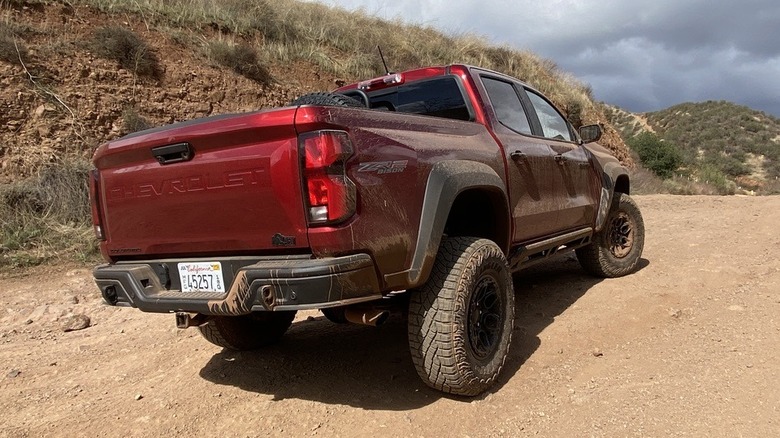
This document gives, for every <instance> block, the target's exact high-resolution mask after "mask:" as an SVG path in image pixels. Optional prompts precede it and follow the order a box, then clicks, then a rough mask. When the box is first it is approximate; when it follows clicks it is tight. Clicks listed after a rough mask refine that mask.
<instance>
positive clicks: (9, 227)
mask: <svg viewBox="0 0 780 438" xmlns="http://www.w3.org/2000/svg"><path fill="white" fill-rule="evenodd" d="M89 168H90V165H89V163H87V162H85V161H69V162H62V163H57V164H56V165H51V166H49V167H46V168H44V169H42V170H41V172H40V173H39V174H38V175H37V176H36V177H34V178H28V179H26V180H23V181H19V182H16V183H13V184H6V185H3V186H0V267H19V266H29V265H35V264H39V263H42V262H44V261H46V260H50V259H57V258H59V257H68V258H78V259H91V258H94V257H95V256H96V254H97V250H96V243H95V239H94V235H93V234H92V230H91V228H90V222H89V217H90V212H89V204H88V187H87V172H88V170H89Z"/></svg>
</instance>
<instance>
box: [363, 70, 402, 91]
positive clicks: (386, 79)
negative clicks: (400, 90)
mask: <svg viewBox="0 0 780 438" xmlns="http://www.w3.org/2000/svg"><path fill="white" fill-rule="evenodd" d="M403 83H404V76H403V75H402V74H401V73H391V74H389V75H386V76H380V77H378V78H374V79H369V80H367V81H363V82H360V83H358V85H357V88H358V90H361V91H373V90H379V89H381V88H385V87H390V86H392V85H399V84H403Z"/></svg>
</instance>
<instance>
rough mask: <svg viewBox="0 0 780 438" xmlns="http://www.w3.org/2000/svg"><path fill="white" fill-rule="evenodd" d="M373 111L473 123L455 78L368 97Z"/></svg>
mask: <svg viewBox="0 0 780 438" xmlns="http://www.w3.org/2000/svg"><path fill="white" fill-rule="evenodd" d="M368 97H369V99H370V101H371V108H372V109H377V110H385V111H397V112H399V113H409V114H420V115H423V116H433V117H443V118H447V119H456V120H472V115H471V110H470V108H469V105H468V104H467V102H466V99H465V98H464V96H463V90H462V89H461V87H460V84H459V83H458V81H457V79H455V77H453V76H444V77H439V78H435V79H426V80H422V81H416V82H412V83H409V84H402V85H399V86H397V87H393V88H390V89H384V90H378V91H376V92H375V93H368Z"/></svg>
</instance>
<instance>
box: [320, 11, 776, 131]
mask: <svg viewBox="0 0 780 438" xmlns="http://www.w3.org/2000/svg"><path fill="white" fill-rule="evenodd" d="M319 1H321V2H322V3H326V4H330V5H334V6H341V7H344V8H346V9H350V10H354V9H359V8H362V9H363V10H364V11H365V12H367V13H369V14H371V15H378V16H381V17H384V18H400V19H402V20H404V21H408V22H415V23H422V24H425V25H428V26H432V27H435V28H438V29H441V30H442V31H444V32H446V33H449V34H461V33H475V34H479V35H483V36H485V37H487V38H488V39H490V40H491V41H493V42H495V43H497V44H508V45H510V46H512V47H515V48H518V49H529V50H531V51H533V52H535V53H537V54H539V55H541V56H542V57H545V58H549V59H552V60H553V61H555V63H556V64H558V66H560V67H561V69H563V70H565V71H568V72H571V73H573V74H574V75H575V76H577V77H578V78H580V79H581V80H583V81H585V82H587V83H589V84H590V85H591V86H592V87H593V91H594V94H595V97H596V98H597V99H599V100H603V101H605V102H608V103H612V104H616V105H619V106H621V107H624V108H626V109H629V110H631V111H636V112H639V111H654V110H659V109H663V108H666V107H669V106H671V105H674V104H677V103H681V102H690V101H694V102H698V101H705V100H721V99H723V100H730V101H733V102H736V103H739V104H742V105H747V106H750V107H752V108H755V109H759V110H762V111H765V112H768V113H771V114H773V115H775V116H780V2H778V1H777V0H740V1H738V0H634V1H624V0H548V1H539V0H393V1H392V2H379V1H376V0H319Z"/></svg>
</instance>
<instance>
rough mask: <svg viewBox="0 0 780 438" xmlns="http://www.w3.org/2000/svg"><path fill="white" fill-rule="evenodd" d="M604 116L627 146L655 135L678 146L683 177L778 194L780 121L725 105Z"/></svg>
mask: <svg viewBox="0 0 780 438" xmlns="http://www.w3.org/2000/svg"><path fill="white" fill-rule="evenodd" d="M605 114H606V115H607V118H608V119H609V120H610V121H611V122H612V124H613V125H614V126H615V128H616V129H617V130H618V131H619V132H620V134H621V136H622V137H623V139H624V140H626V141H627V142H629V143H630V141H631V138H633V137H635V136H636V135H638V134H640V133H642V132H653V133H655V134H656V135H657V136H658V137H659V138H661V139H662V140H663V141H666V142H670V143H673V144H675V145H676V146H677V147H678V148H679V150H680V152H682V155H683V157H684V165H683V166H682V168H681V169H680V174H681V175H687V176H688V177H691V178H697V176H699V175H701V174H702V173H703V171H704V170H705V169H706V170H707V171H709V172H712V171H717V172H720V173H721V174H722V175H723V176H724V177H725V178H727V179H728V180H730V181H733V183H734V186H735V189H736V190H735V191H737V192H738V191H740V190H742V191H748V192H750V191H752V192H759V193H778V192H780V183H779V182H778V179H779V178H780V119H778V118H776V117H773V116H772V115H769V114H766V113H764V112H761V111H757V110H754V109H751V108H748V107H746V106H742V105H737V104H734V103H731V102H725V101H707V102H700V103H683V104H679V105H675V106H672V107H670V108H667V109H665V110H662V111H656V112H650V113H642V114H634V113H630V112H628V111H625V110H623V109H620V108H617V107H614V106H609V105H605Z"/></svg>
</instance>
